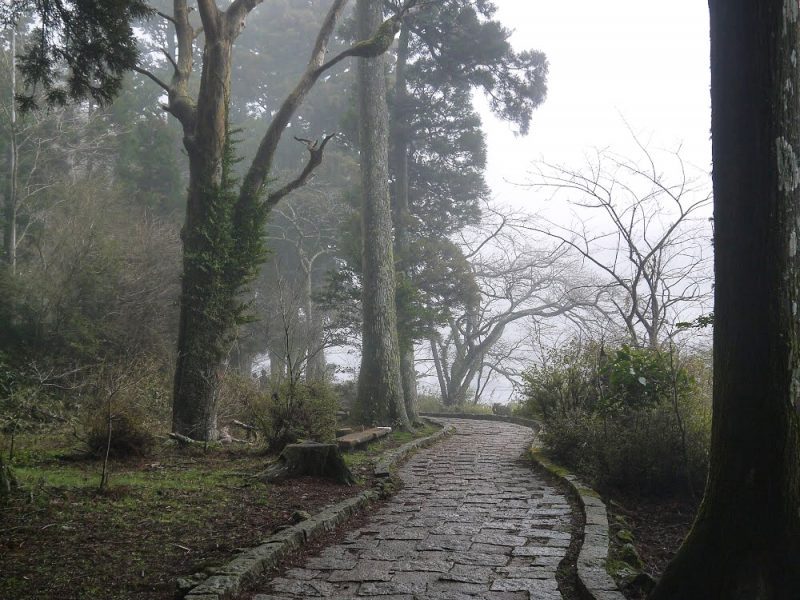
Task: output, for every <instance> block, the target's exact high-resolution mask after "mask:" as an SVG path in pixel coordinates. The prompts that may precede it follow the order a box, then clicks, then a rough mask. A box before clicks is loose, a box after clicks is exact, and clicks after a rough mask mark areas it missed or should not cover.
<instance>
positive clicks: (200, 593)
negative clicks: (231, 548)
mask: <svg viewBox="0 0 800 600" xmlns="http://www.w3.org/2000/svg"><path fill="white" fill-rule="evenodd" d="M428 420H429V421H430V422H432V423H435V424H437V425H440V426H441V427H442V429H440V430H439V431H437V432H436V433H434V434H433V435H430V436H428V437H426V438H420V439H418V440H413V441H411V442H408V443H407V444H403V445H402V446H400V447H399V448H396V449H394V450H392V451H390V452H389V453H388V456H386V457H384V458H383V459H382V460H381V461H380V462H379V463H378V465H376V467H375V476H376V477H378V478H379V481H378V485H376V487H375V488H373V489H370V490H365V491H363V492H361V493H360V494H358V495H357V496H353V497H352V498H348V499H346V500H342V501H341V502H338V503H336V504H334V505H332V506H328V507H327V508H325V509H324V510H322V511H321V512H319V513H317V514H316V515H314V516H313V517H311V518H310V519H306V520H305V521H302V522H300V523H298V524H297V525H293V526H291V527H288V528H286V529H284V530H282V531H279V532H278V533H276V534H274V535H271V536H270V537H269V538H267V539H265V540H264V541H262V542H261V544H260V545H258V546H256V547H255V548H250V549H248V550H245V551H244V552H242V553H241V554H239V555H238V556H237V557H236V558H234V559H233V560H232V561H230V562H229V563H227V564H226V565H224V566H222V567H220V568H218V569H216V570H215V572H214V574H213V575H211V576H210V577H208V578H207V579H205V580H203V581H202V582H201V583H199V584H197V585H195V586H194V587H192V588H191V589H189V591H188V592H187V593H186V595H185V596H184V598H185V600H224V599H225V598H231V597H232V596H234V595H236V594H238V593H239V592H241V591H242V590H244V589H245V588H246V587H247V585H248V584H250V583H253V582H255V580H256V579H258V577H260V576H261V575H262V574H264V573H266V572H267V571H268V570H269V569H271V568H273V567H274V566H276V565H277V564H278V563H279V562H280V561H281V559H283V557H284V556H286V555H287V554H288V553H289V552H291V551H293V550H296V549H298V548H300V547H301V546H302V545H303V544H305V543H306V542H308V541H310V540H312V539H314V538H315V537H317V536H319V535H320V534H322V533H324V532H326V531H330V530H331V529H333V528H334V527H336V526H337V525H339V524H340V523H342V522H343V521H344V520H345V519H347V518H348V517H350V516H351V515H354V514H356V513H357V512H359V511H360V510H361V509H363V508H364V507H365V506H367V505H368V504H369V503H370V502H373V501H375V500H377V499H378V498H380V497H381V496H382V494H381V492H380V491H379V489H382V488H383V483H384V481H385V479H386V478H387V477H389V475H390V473H391V471H392V469H394V467H395V466H396V465H397V464H398V463H399V462H400V461H401V460H402V459H403V458H405V457H406V456H408V454H409V453H410V452H411V451H413V450H415V449H418V448H424V447H427V446H430V445H431V444H433V443H435V442H437V441H439V440H440V439H441V438H443V437H445V436H447V435H450V434H451V433H452V432H453V431H455V428H454V427H453V426H452V425H445V424H444V423H440V422H439V421H436V420H434V419H428Z"/></svg>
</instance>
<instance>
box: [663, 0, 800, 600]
mask: <svg viewBox="0 0 800 600" xmlns="http://www.w3.org/2000/svg"><path fill="white" fill-rule="evenodd" d="M709 5H710V8H711V99H712V126H711V130H712V140H713V158H714V226H715V231H714V236H715V275H716V282H715V307H714V313H715V319H714V413H713V414H714V422H713V428H712V439H711V461H710V471H709V478H708V483H707V486H706V492H705V497H704V499H703V503H702V505H701V507H700V510H699V513H698V515H697V518H696V521H695V524H694V526H693V528H692V530H691V532H690V533H689V536H688V537H687V539H686V541H685V542H684V544H683V546H682V547H681V548H680V550H679V552H678V554H677V555H676V557H675V559H674V560H673V561H672V563H671V564H670V565H669V567H668V568H667V570H666V572H665V573H664V576H663V578H662V579H661V581H660V582H659V584H658V586H657V587H656V589H655V590H654V592H653V593H652V595H651V596H650V598H651V599H652V600H667V599H669V600H674V599H677V598H680V599H682V600H693V599H698V600H699V599H701V598H702V599H717V598H718V599H723V598H724V599H725V600H745V599H746V600H756V599H758V600H789V599H790V598H797V594H798V590H800V424H799V423H798V421H799V418H798V408H800V404H798V392H799V391H800V387H798V385H799V384H800V321H798V318H797V316H798V315H797V311H798V305H800V297H798V291H799V290H800V264H798V261H799V258H798V255H797V238H798V233H800V232H798V227H799V225H798V217H800V214H799V211H798V202H800V172H799V171H798V163H797V156H798V154H799V153H800V105H798V102H797V95H796V90H798V89H800V76H799V74H798V70H797V58H798V57H797V50H798V47H797V43H798V6H797V3H796V2H794V1H792V2H784V1H783V0H761V1H760V2H752V1H751V0H711V1H710V2H709Z"/></svg>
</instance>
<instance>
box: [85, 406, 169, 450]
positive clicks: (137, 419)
mask: <svg viewBox="0 0 800 600" xmlns="http://www.w3.org/2000/svg"><path fill="white" fill-rule="evenodd" d="M154 442H155V438H154V437H153V434H152V433H151V432H150V430H149V429H148V427H147V425H146V424H145V423H144V420H143V419H142V416H141V414H137V412H136V411H134V410H130V409H124V410H121V411H120V410H116V409H112V417H111V444H110V446H108V448H109V456H110V457H111V458H116V459H127V458H139V457H142V456H147V455H148V454H149V453H150V452H151V450H152V449H153V444H154ZM107 445H108V413H107V412H104V411H103V410H102V409H101V410H97V411H95V412H93V413H92V414H91V415H90V417H89V419H88V421H87V423H86V447H87V450H88V452H89V454H90V455H91V456H93V457H95V458H103V457H104V456H105V455H106V447H107Z"/></svg>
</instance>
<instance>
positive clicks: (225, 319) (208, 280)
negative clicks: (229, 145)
mask: <svg viewBox="0 0 800 600" xmlns="http://www.w3.org/2000/svg"><path fill="white" fill-rule="evenodd" d="M207 29H208V28H207ZM224 32H225V29H224V28H222V27H221V26H218V27H217V31H216V32H215V33H214V34H213V35H214V36H215V37H213V38H212V33H211V31H208V30H206V36H207V41H206V50H205V52H204V56H203V73H202V76H201V80H200V93H199V95H198V100H197V120H196V126H195V128H194V131H193V132H192V133H191V134H188V135H186V136H185V137H184V144H185V146H186V150H187V152H188V155H189V194H188V201H187V207H186V224H185V225H184V229H183V279H182V281H181V297H180V321H179V328H178V360H177V366H176V369H175V386H174V391H173V403H172V430H173V431H174V432H175V433H180V434H182V435H185V436H188V437H190V438H193V439H197V440H203V441H206V440H211V439H214V438H215V437H216V429H217V426H216V420H217V419H216V407H215V400H216V395H217V394H216V391H217V387H218V384H219V367H220V364H221V362H222V359H223V358H224V357H225V355H226V348H225V344H226V342H227V341H229V336H230V335H231V331H232V327H233V322H232V321H233V317H234V315H233V314H232V313H233V311H232V310H231V307H232V306H234V305H235V304H236V294H237V292H238V286H236V285H231V283H230V278H231V274H230V273H227V272H226V271H227V269H226V268H225V267H226V266H227V265H226V264H225V258H226V257H225V256H224V255H223V256H220V254H221V252H220V246H223V245H225V244H226V242H227V240H225V239H223V236H225V235H226V233H228V232H224V231H222V232H220V231H219V228H218V227H217V226H216V223H215V221H217V220H219V219H220V212H221V211H224V210H225V208H224V207H223V206H222V205H223V203H225V202H233V200H235V197H231V198H228V197H226V194H225V191H226V190H223V187H224V182H223V155H224V152H225V144H226V142H227V139H226V138H227V126H228V118H227V116H228V115H227V112H228V97H229V92H230V78H231V77H230V75H231V46H232V44H231V41H230V40H229V39H227V37H226V36H225V33H224Z"/></svg>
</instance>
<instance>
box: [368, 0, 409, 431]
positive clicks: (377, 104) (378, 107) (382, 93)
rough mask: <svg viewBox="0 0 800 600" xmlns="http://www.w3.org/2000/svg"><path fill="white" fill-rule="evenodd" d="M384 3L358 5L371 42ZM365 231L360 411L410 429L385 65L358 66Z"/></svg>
mask: <svg viewBox="0 0 800 600" xmlns="http://www.w3.org/2000/svg"><path fill="white" fill-rule="evenodd" d="M382 7H383V3H382V2H381V1H380V0H359V2H358V4H357V7H356V11H357V18H358V27H359V34H360V37H361V39H367V38H368V37H369V36H370V34H371V32H373V31H375V30H377V29H378V27H379V26H380V25H381V23H382V22H383V18H382V17H383V8H382ZM358 86H359V94H358V100H359V113H360V119H359V121H360V131H359V134H360V135H359V137H360V144H361V182H362V196H363V206H362V230H363V236H362V237H363V244H364V245H363V250H362V251H363V256H362V259H363V274H364V275H363V315H364V325H363V332H362V346H361V369H360V372H359V378H358V398H357V402H358V406H359V409H360V412H361V418H362V419H363V420H364V421H365V422H368V423H372V422H375V423H378V422H381V423H385V422H386V421H389V422H390V423H391V424H392V425H394V426H397V427H404V428H408V427H409V422H408V415H407V414H406V409H405V404H404V400H403V386H402V381H401V377H400V354H399V344H398V339H397V313H396V307H395V271H394V269H395V267H394V253H393V251H392V213H391V202H390V199H389V186H388V181H389V169H388V150H387V148H388V137H389V132H388V126H389V115H388V112H389V111H388V107H387V105H386V74H385V70H384V59H383V57H382V56H379V57H377V58H363V59H360V60H359V62H358Z"/></svg>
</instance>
